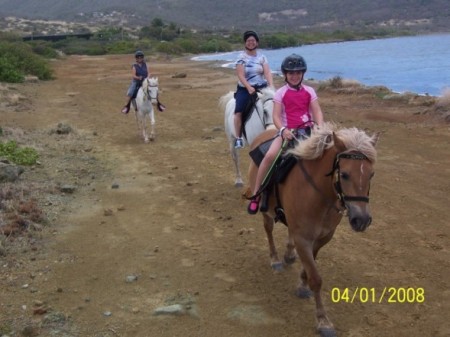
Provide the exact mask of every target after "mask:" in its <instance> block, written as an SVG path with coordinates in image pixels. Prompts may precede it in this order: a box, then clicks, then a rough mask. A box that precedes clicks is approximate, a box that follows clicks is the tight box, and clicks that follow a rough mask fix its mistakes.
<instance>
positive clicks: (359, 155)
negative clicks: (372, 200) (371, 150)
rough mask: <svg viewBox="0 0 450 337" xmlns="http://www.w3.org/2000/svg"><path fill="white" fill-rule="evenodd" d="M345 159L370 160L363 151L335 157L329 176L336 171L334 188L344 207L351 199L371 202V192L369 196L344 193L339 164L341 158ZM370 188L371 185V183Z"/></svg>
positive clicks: (340, 154)
mask: <svg viewBox="0 0 450 337" xmlns="http://www.w3.org/2000/svg"><path fill="white" fill-rule="evenodd" d="M341 158H343V159H351V160H369V158H367V156H366V155H364V154H362V153H339V154H337V155H336V158H335V159H334V163H333V168H332V170H331V172H330V173H328V174H327V176H331V175H332V174H333V173H334V176H335V179H336V181H335V183H334V188H335V190H336V195H337V197H338V199H339V200H340V201H341V205H342V207H343V208H345V209H347V202H351V201H362V202H367V203H368V202H369V193H367V196H348V195H345V194H344V191H343V190H342V186H341V179H340V177H341V168H340V166H339V160H340V159H341ZM369 190H370V185H369Z"/></svg>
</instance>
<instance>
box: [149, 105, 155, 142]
mask: <svg viewBox="0 0 450 337" xmlns="http://www.w3.org/2000/svg"><path fill="white" fill-rule="evenodd" d="M150 140H151V141H153V140H155V109H153V108H152V110H151V111H150Z"/></svg>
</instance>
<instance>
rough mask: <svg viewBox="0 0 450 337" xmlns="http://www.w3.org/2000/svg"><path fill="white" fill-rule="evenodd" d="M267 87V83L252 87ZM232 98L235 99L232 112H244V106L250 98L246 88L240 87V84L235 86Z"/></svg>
mask: <svg viewBox="0 0 450 337" xmlns="http://www.w3.org/2000/svg"><path fill="white" fill-rule="evenodd" d="M265 87H267V85H259V86H255V87H254V88H255V89H256V90H258V89H262V88H265ZM234 98H235V99H236V107H235V108H234V113H236V112H244V110H245V108H246V107H247V104H248V102H249V100H250V94H249V93H248V91H247V88H245V87H241V86H240V85H238V86H237V90H236V92H235V93H234Z"/></svg>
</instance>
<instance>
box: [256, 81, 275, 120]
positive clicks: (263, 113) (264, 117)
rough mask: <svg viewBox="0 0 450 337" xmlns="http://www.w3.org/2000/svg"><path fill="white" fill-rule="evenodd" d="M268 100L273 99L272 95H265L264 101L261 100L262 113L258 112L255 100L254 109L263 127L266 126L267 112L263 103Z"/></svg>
mask: <svg viewBox="0 0 450 337" xmlns="http://www.w3.org/2000/svg"><path fill="white" fill-rule="evenodd" d="M258 92H261V91H260V90H258ZM269 101H273V97H267V98H266V99H265V100H264V101H262V102H261V104H262V107H263V112H262V114H261V113H260V112H259V109H258V104H257V101H256V102H255V110H256V114H257V115H258V117H259V120H260V121H261V124H262V125H263V126H264V128H265V127H266V126H267V124H266V117H267V112H266V110H265V109H264V105H265V104H266V103H267V102H269Z"/></svg>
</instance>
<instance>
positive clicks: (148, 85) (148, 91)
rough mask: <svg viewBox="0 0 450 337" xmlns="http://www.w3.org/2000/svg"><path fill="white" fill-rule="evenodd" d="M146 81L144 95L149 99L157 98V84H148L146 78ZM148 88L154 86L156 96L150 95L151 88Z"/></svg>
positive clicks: (148, 81)
mask: <svg viewBox="0 0 450 337" xmlns="http://www.w3.org/2000/svg"><path fill="white" fill-rule="evenodd" d="M146 81H147V90H145V97H146V98H147V99H148V100H150V101H151V100H152V99H154V100H158V85H155V84H150V80H149V79H146ZM150 88H156V97H152V90H151V89H150Z"/></svg>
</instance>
